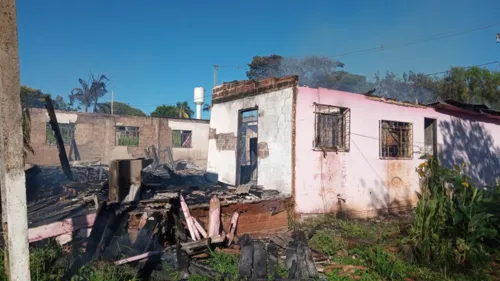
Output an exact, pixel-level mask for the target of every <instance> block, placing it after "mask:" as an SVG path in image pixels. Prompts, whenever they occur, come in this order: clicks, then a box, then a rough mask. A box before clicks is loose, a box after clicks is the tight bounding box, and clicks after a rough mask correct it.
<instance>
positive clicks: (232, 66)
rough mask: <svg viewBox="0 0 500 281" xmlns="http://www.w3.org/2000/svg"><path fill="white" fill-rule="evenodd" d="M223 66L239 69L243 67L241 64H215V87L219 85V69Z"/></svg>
mask: <svg viewBox="0 0 500 281" xmlns="http://www.w3.org/2000/svg"><path fill="white" fill-rule="evenodd" d="M221 67H224V68H238V69H239V68H242V67H241V66H239V65H217V64H214V88H215V87H217V71H218V70H219V69H220V68H221Z"/></svg>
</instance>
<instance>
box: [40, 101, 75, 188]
mask: <svg viewBox="0 0 500 281" xmlns="http://www.w3.org/2000/svg"><path fill="white" fill-rule="evenodd" d="M45 108H46V109H47V112H48V114H49V119H50V120H49V123H50V127H51V128H52V131H54V135H55V137H56V141H57V149H58V150H59V161H61V168H62V169H63V172H64V175H66V178H67V179H68V180H70V181H72V180H73V173H72V172H71V167H70V166H69V161H68V155H66V149H65V148H64V141H63V139H62V136H61V130H60V129H59V123H57V117H56V113H55V111H54V105H53V104H52V99H51V98H50V95H47V96H46V97H45Z"/></svg>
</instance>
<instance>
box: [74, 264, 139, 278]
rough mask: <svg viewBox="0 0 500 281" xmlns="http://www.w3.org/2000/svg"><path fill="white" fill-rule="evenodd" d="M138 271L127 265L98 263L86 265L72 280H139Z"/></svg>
mask: <svg viewBox="0 0 500 281" xmlns="http://www.w3.org/2000/svg"><path fill="white" fill-rule="evenodd" d="M138 280H139V279H138V278H137V271H136V270H135V269H134V268H131V267H129V266H127V265H122V266H119V267H117V266H115V265H114V264H110V263H98V264H93V265H90V266H84V267H82V268H80V269H79V271H78V274H77V275H75V276H73V277H72V278H71V281H138Z"/></svg>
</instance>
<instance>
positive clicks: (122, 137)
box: [116, 126, 139, 146]
mask: <svg viewBox="0 0 500 281" xmlns="http://www.w3.org/2000/svg"><path fill="white" fill-rule="evenodd" d="M116 144H117V145H119V146H139V127H132V126H118V127H116Z"/></svg>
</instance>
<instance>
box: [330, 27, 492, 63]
mask: <svg viewBox="0 0 500 281" xmlns="http://www.w3.org/2000/svg"><path fill="white" fill-rule="evenodd" d="M497 25H500V21H499V20H496V21H494V22H492V23H490V24H487V25H483V26H478V27H474V28H469V29H464V30H460V31H456V32H449V33H443V34H440V35H434V36H430V37H426V38H420V39H416V40H413V41H410V42H407V43H401V44H395V45H383V44H381V45H380V46H378V47H371V48H367V49H362V50H357V51H351V52H345V53H341V54H337V55H334V56H331V58H344V57H348V56H354V55H362V54H368V53H373V52H378V51H384V50H390V49H395V48H403V47H408V46H411V45H417V44H422V43H427V42H431V41H436V40H442V39H445V38H450V37H454V36H458V35H462V34H466V33H469V32H474V31H479V30H483V29H488V28H491V27H493V26H497Z"/></svg>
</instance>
